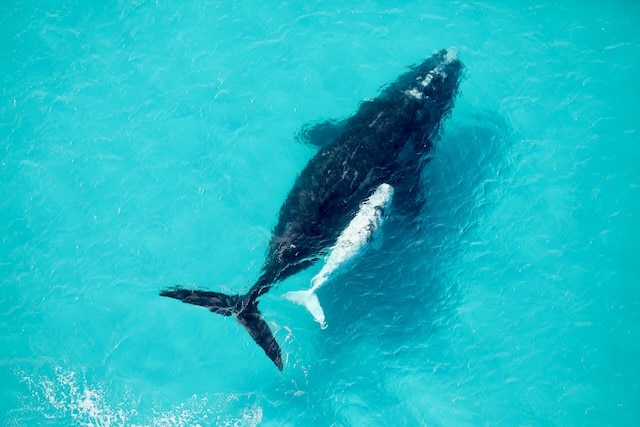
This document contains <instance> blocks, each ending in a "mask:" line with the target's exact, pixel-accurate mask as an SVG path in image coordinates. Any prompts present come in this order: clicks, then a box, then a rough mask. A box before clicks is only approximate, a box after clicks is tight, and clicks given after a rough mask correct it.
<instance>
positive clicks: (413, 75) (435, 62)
mask: <svg viewBox="0 0 640 427" xmlns="http://www.w3.org/2000/svg"><path fill="white" fill-rule="evenodd" d="M463 72H464V67H463V65H462V63H461V62H460V60H459V59H458V53H457V51H456V50H455V49H443V50H441V51H439V52H434V53H433V55H431V56H430V57H429V58H427V59H426V60H425V61H424V62H422V63H421V64H419V65H414V66H413V67H411V71H410V72H408V73H406V74H405V75H404V76H402V77H403V78H402V79H401V80H399V81H398V82H397V83H396V84H397V85H398V87H397V90H399V91H401V92H402V93H403V94H404V95H405V96H407V97H408V98H412V99H414V100H416V101H419V102H421V103H425V102H427V103H433V102H438V103H446V104H448V103H449V102H451V101H452V100H453V99H454V98H455V95H456V93H457V90H458V84H459V82H460V78H461V76H462V73H463Z"/></svg>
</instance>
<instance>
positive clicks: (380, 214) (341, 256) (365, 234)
mask: <svg viewBox="0 0 640 427" xmlns="http://www.w3.org/2000/svg"><path fill="white" fill-rule="evenodd" d="M392 197H393V187H392V186H390V185H389V184H380V186H379V187H378V188H376V190H375V191H374V192H373V194H372V195H371V196H369V197H368V198H367V199H365V201H364V202H362V204H361V205H360V208H359V209H358V212H357V213H356V215H355V216H354V217H353V219H352V220H351V222H350V223H349V225H347V228H345V229H344V230H343V231H342V233H340V235H339V236H338V239H337V240H336V243H335V244H334V245H333V246H332V247H331V250H330V251H329V254H328V255H327V256H326V258H325V263H324V265H323V266H322V269H321V270H320V271H319V272H318V274H316V275H315V276H314V277H313V279H311V287H310V288H309V289H307V290H304V291H293V292H287V293H286V294H284V295H283V297H285V298H286V299H288V300H289V301H293V302H295V303H296V304H300V305H302V306H304V307H305V308H306V309H307V310H309V312H310V313H311V315H312V316H313V318H314V319H315V320H316V322H318V323H320V326H321V327H322V328H323V329H324V328H325V327H326V323H325V316H324V310H322V306H321V305H320V301H318V297H317V295H316V294H315V292H316V291H317V290H318V289H320V287H321V286H322V285H324V284H325V283H326V282H327V281H328V280H329V279H330V278H331V277H332V276H333V275H335V274H336V272H338V271H340V269H341V268H343V266H344V265H345V264H347V263H349V262H350V261H352V260H353V259H354V258H355V257H356V256H357V255H359V254H360V252H361V250H362V249H363V248H364V247H366V245H367V244H368V243H369V242H370V241H371V239H373V236H374V233H375V232H376V231H377V230H378V228H379V227H380V225H381V224H382V220H383V218H384V214H385V210H387V209H388V207H389V204H390V203H391V198H392Z"/></svg>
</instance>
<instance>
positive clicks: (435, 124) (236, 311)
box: [160, 50, 464, 370]
mask: <svg viewBox="0 0 640 427" xmlns="http://www.w3.org/2000/svg"><path fill="white" fill-rule="evenodd" d="M463 74H464V66H463V64H462V63H461V62H460V60H459V59H458V58H457V55H456V54H455V52H454V51H452V50H441V51H439V52H435V53H434V54H433V55H431V56H430V57H429V58H427V59H426V60H425V61H424V62H422V63H421V64H418V65H414V66H412V67H410V68H409V70H408V71H407V72H406V73H404V74H402V75H400V76H399V77H398V78H397V80H396V81H394V82H393V83H391V84H389V85H387V86H386V87H384V88H383V89H382V90H381V92H380V94H379V95H378V96H377V97H376V98H374V99H371V100H367V101H364V102H362V103H361V104H360V106H359V107H358V110H357V111H356V113H355V114H354V115H353V116H351V117H349V118H347V119H345V120H339V121H328V122H323V123H320V124H317V125H315V126H312V127H308V128H306V129H305V130H304V132H303V137H304V138H306V140H307V142H309V143H310V144H313V145H315V146H317V147H318V148H319V149H318V151H317V153H316V154H315V155H314V156H313V157H312V158H311V160H309V162H308V163H307V165H306V167H305V168H304V169H303V170H302V172H300V174H299V175H298V177H297V179H296V181H295V183H294V185H293V188H292V189H291V191H290V192H289V194H288V196H287V198H286V200H285V202H284V204H283V205H282V207H281V209H280V213H279V215H278V221H277V223H276V225H275V227H274V229H273V232H272V236H271V239H270V242H269V245H268V249H267V254H266V259H265V261H264V264H263V266H262V268H261V272H260V276H259V277H258V279H257V280H256V282H255V283H254V285H253V286H252V287H251V288H250V289H249V291H248V292H246V293H245V294H237V295H227V294H224V293H221V292H215V291H202V290H193V289H185V288H182V287H173V288H169V289H165V290H163V291H161V292H160V295H161V296H165V297H170V298H175V299H178V300H180V301H182V302H185V303H189V304H194V305H199V306H202V307H206V308H207V309H209V310H210V311H212V312H214V313H218V314H222V315H224V316H234V317H235V318H236V319H237V320H238V322H239V323H240V324H241V325H242V326H244V328H245V329H246V330H247V331H248V332H249V334H250V335H251V337H252V338H253V339H254V341H255V342H256V343H257V344H258V345H259V346H260V347H262V349H263V350H264V352H265V354H266V355H267V356H268V357H269V358H270V359H271V360H272V361H273V363H274V364H275V365H276V367H277V368H278V369H280V370H282V369H283V363H282V353H281V350H280V346H279V345H278V342H277V341H276V339H275V337H274V336H273V333H272V332H271V329H270V328H269V325H268V324H267V322H266V321H265V320H264V319H263V317H262V315H261V313H260V311H259V310H258V302H259V300H258V299H259V297H260V296H262V295H264V294H265V293H267V292H268V291H269V290H270V289H271V288H272V286H273V285H275V284H276V283H278V282H280V281H282V280H284V279H286V278H287V277H290V276H292V275H294V274H296V273H298V272H300V271H301V270H303V269H305V268H307V267H309V266H310V265H311V264H313V263H314V262H315V261H316V260H318V259H319V258H321V257H322V256H323V255H325V254H326V253H327V251H328V250H329V249H330V248H335V247H336V246H335V245H336V243H337V240H338V238H339V237H340V236H341V234H342V233H343V232H344V231H345V230H346V229H348V227H349V224H350V223H351V221H352V220H353V219H354V218H355V216H356V215H357V214H358V212H359V210H360V209H361V206H362V204H363V202H364V201H366V200H368V199H369V200H370V197H372V196H373V195H374V194H375V192H376V190H378V189H380V188H385V187H384V186H385V185H388V186H390V187H393V188H394V189H395V190H396V193H397V194H398V193H400V192H402V191H404V192H405V193H406V192H409V193H410V192H412V191H413V190H414V188H415V186H416V185H417V183H418V181H419V176H420V171H421V169H422V166H423V164H424V163H425V158H426V154H427V153H428V152H429V150H430V149H431V147H432V146H433V143H434V141H435V140H436V139H437V138H438V136H439V134H440V132H441V128H442V122H443V119H444V118H446V116H447V115H448V114H449V113H450V111H451V108H452V107H453V103H454V99H455V97H456V95H457V93H458V87H459V82H460V80H461V78H462V76H463ZM318 280H320V279H318Z"/></svg>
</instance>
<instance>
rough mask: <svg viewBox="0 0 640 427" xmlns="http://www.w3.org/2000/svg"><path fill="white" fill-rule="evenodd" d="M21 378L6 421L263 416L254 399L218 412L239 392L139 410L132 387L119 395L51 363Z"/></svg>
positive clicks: (99, 426)
mask: <svg viewBox="0 0 640 427" xmlns="http://www.w3.org/2000/svg"><path fill="white" fill-rule="evenodd" d="M17 375H18V377H19V378H20V380H21V382H22V383H24V384H26V386H27V389H28V391H29V393H28V395H23V396H22V399H23V401H24V403H25V405H24V409H22V410H20V411H19V413H17V414H13V417H12V419H10V420H9V421H10V423H13V424H15V425H23V424H24V422H23V421H22V419H23V418H28V419H33V418H34V417H36V418H44V419H47V420H53V421H56V422H59V423H62V424H65V425H78V426H84V427H116V426H131V427H142V426H154V427H186V426H201V427H202V426H208V425H220V426H228V427H230V426H243V427H244V426H256V425H258V424H259V423H260V422H261V421H262V418H263V413H262V408H261V407H260V406H259V405H258V404H256V403H248V404H247V405H246V406H244V407H243V408H242V409H241V410H240V413H239V414H238V415H236V416H226V415H225V416H222V415H220V414H224V413H228V412H229V409H230V408H229V406H230V405H232V404H233V405H236V404H237V401H238V400H239V399H240V397H239V396H231V395H224V396H222V395H215V396H214V397H215V398H208V397H206V396H205V397H200V396H198V395H196V394H194V395H193V396H191V398H190V399H188V400H187V401H185V402H182V403H179V404H176V405H174V406H172V407H171V408H169V409H155V408H154V409H152V411H151V413H152V415H151V416H149V413H148V412H147V411H144V412H145V415H142V414H140V412H142V411H139V408H140V407H141V405H142V404H145V406H148V405H146V403H147V402H142V400H143V399H142V397H141V396H136V395H135V394H134V393H133V391H132V390H130V389H128V388H127V389H126V390H125V392H124V393H122V392H118V391H117V390H110V389H109V388H108V387H106V386H103V385H102V384H94V383H91V382H90V381H88V380H87V376H86V373H84V372H81V373H77V372H76V371H73V370H68V369H64V368H61V367H56V368H54V370H53V375H41V374H30V373H25V372H18V373H17Z"/></svg>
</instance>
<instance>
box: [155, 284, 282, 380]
mask: <svg viewBox="0 0 640 427" xmlns="http://www.w3.org/2000/svg"><path fill="white" fill-rule="evenodd" d="M160 295H161V296H163V297H169V298H175V299H177V300H180V301H182V302H184V303H188V304H194V305H199V306H201V307H206V308H208V309H209V311H212V312H214V313H218V314H222V315H223V316H235V317H236V319H238V322H240V324H241V325H242V326H244V328H245V329H246V330H247V331H248V332H249V335H251V338H253V339H254V341H255V342H256V343H257V344H258V345H259V346H260V347H262V349H263V350H264V352H265V353H266V354H267V356H269V359H271V360H272V361H273V363H274V364H275V365H276V366H277V367H278V369H280V370H282V355H281V352H280V346H279V345H278V342H277V341H276V339H275V337H274V336H273V334H272V333H271V329H270V328H269V325H268V324H267V322H265V321H264V319H263V318H262V316H261V314H260V311H259V310H258V302H257V301H255V300H250V299H249V298H248V297H247V296H246V295H226V294H223V293H220V292H212V291H197V290H189V289H184V288H180V287H175V288H171V289H166V290H164V291H162V292H160Z"/></svg>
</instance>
